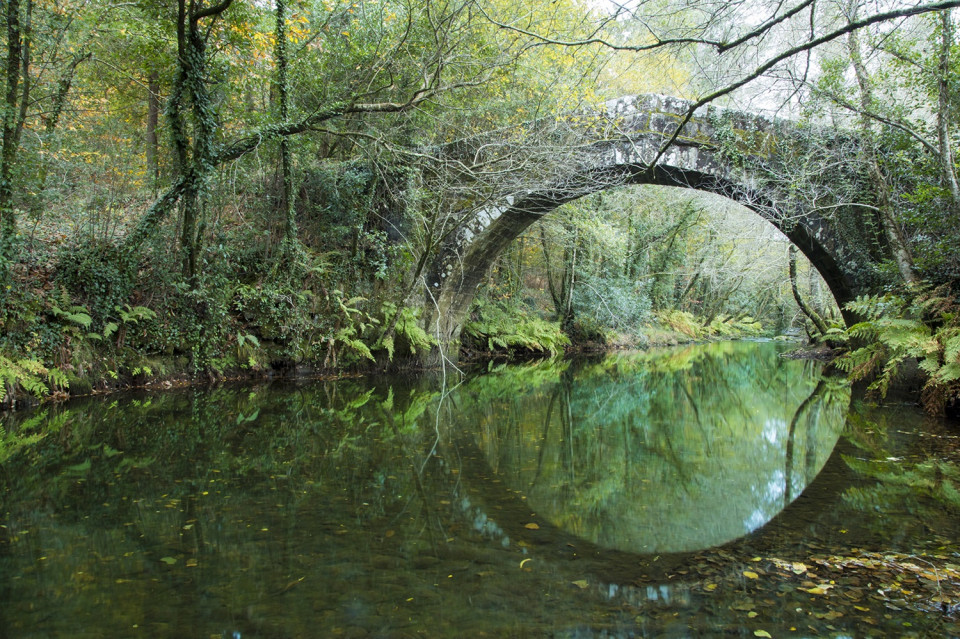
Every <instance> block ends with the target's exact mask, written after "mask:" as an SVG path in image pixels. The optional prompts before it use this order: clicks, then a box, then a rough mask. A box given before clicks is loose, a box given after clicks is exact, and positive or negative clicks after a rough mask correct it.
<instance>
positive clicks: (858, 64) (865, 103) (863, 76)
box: [847, 0, 920, 286]
mask: <svg viewBox="0 0 960 639" xmlns="http://www.w3.org/2000/svg"><path fill="white" fill-rule="evenodd" d="M857 8H858V6H857V3H856V0H854V1H853V2H852V3H851V5H850V15H849V20H850V21H851V22H853V21H854V20H856V13H857ZM847 51H848V52H849V54H850V62H851V64H852V65H853V72H854V74H855V75H856V78H857V86H858V88H859V90H860V107H861V111H862V112H863V113H864V115H863V117H862V118H861V119H860V127H861V131H862V134H863V140H864V150H865V154H866V158H867V163H868V166H869V168H870V178H871V180H872V181H873V188H874V189H875V190H876V193H877V203H878V205H879V206H878V208H879V209H880V225H881V226H882V227H883V233H884V236H885V237H886V239H887V244H888V245H889V247H890V252H891V254H892V255H893V260H894V262H895V263H896V265H897V270H898V271H899V272H900V276H901V277H902V278H903V281H904V282H906V283H907V284H908V285H910V286H913V285H915V284H917V283H918V282H919V281H920V278H918V277H917V274H916V271H915V270H914V267H913V257H912V256H911V255H910V248H909V246H908V245H907V241H906V238H904V237H903V231H902V230H901V228H900V224H899V223H898V222H897V220H896V218H895V216H894V214H893V207H892V206H891V203H890V186H889V184H888V183H887V179H886V176H884V174H883V170H882V169H881V168H880V160H879V158H878V157H877V150H876V148H875V145H874V138H873V123H872V121H871V120H870V118H869V116H867V115H866V114H868V113H872V112H873V102H874V100H873V82H872V80H871V79H870V75H869V74H868V72H867V67H866V65H865V64H864V62H863V55H862V54H861V51H860V39H859V36H858V33H857V31H851V32H850V34H849V35H848V36H847Z"/></svg>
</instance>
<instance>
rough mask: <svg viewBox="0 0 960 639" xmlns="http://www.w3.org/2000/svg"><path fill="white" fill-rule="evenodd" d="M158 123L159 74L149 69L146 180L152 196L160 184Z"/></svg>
mask: <svg viewBox="0 0 960 639" xmlns="http://www.w3.org/2000/svg"><path fill="white" fill-rule="evenodd" d="M159 125H160V74H159V73H158V72H157V71H151V72H150V74H149V75H148V76H147V180H149V182H150V190H151V191H153V194H154V197H156V194H157V188H158V187H159V185H160V141H159V140H158V139H157V127H158V126H159Z"/></svg>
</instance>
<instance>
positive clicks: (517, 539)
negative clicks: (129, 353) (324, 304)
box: [0, 342, 958, 638]
mask: <svg viewBox="0 0 960 639" xmlns="http://www.w3.org/2000/svg"><path fill="white" fill-rule="evenodd" d="M782 350H784V347H783V346H782V345H780V344H776V343H772V342H771V343H749V342H740V343H720V344H710V345H699V346H688V347H677V348H674V349H669V350H663V351H647V352H642V353H624V354H616V355H611V356H608V357H605V358H602V359H595V360H576V361H555V362H539V363H535V364H528V365H522V366H505V367H499V368H493V369H492V370H488V371H483V372H477V373H475V374H471V375H470V376H468V378H467V379H466V381H464V382H462V383H460V384H459V385H456V386H454V385H452V384H447V386H446V387H444V386H443V385H442V384H441V383H440V381H439V380H438V379H435V378H423V379H419V380H411V379H410V378H409V377H398V378H388V377H378V378H376V379H369V380H368V379H348V380H339V381H337V382H309V383H307V382H304V383H300V384H270V385H263V386H257V387H248V388H221V389H215V390H199V389H195V390H189V391H185V392H168V393H163V394H156V395H141V396H124V397H122V398H116V397H114V398H107V399H99V400H96V399H95V400H87V401H78V402H74V403H71V404H69V405H67V406H65V407H57V408H48V409H44V410H41V411H39V412H36V413H33V414H18V415H16V416H14V417H9V416H8V417H7V418H5V419H4V421H3V424H4V427H5V428H6V429H8V430H10V431H17V432H29V431H30V430H31V429H36V428H38V427H42V428H44V429H46V430H48V431H50V432H51V434H50V435H48V436H47V437H46V438H45V439H43V440H42V441H40V442H39V443H37V444H35V445H32V446H30V447H27V448H25V449H24V450H22V451H20V452H19V453H18V454H17V455H15V456H14V457H13V458H11V459H9V460H8V461H7V462H6V463H5V464H4V465H3V467H2V470H0V486H2V487H3V489H4V492H3V496H2V502H0V522H2V528H0V637H139V636H143V637H203V638H207V637H229V638H233V637H238V638H242V637H251V638H252V637H278V638H279V637H326V636H345V637H501V636H516V637H631V636H667V637H688V636H690V637H695V636H747V637H752V636H756V635H755V634H754V633H755V632H756V631H762V632H767V633H769V634H770V635H772V636H774V637H777V636H901V635H902V634H908V635H909V634H910V633H917V634H918V636H927V635H928V634H929V633H937V635H938V636H942V635H943V634H950V633H951V632H953V631H954V628H955V626H954V625H953V622H952V620H950V619H942V618H940V617H936V616H932V615H930V614H929V613H924V612H922V611H920V610H917V609H916V607H911V606H905V605H902V602H901V605H897V606H894V608H896V610H892V609H891V608H890V606H889V605H888V602H887V601H880V602H878V601H874V600H872V599H869V598H864V597H855V598H852V600H851V602H850V603H851V606H850V607H848V609H844V610H842V611H839V612H838V611H836V610H835V608H833V607H829V606H826V604H822V602H823V601H825V600H824V599H818V598H817V596H816V595H812V594H810V593H809V592H807V590H809V587H807V589H804V588H805V586H804V582H803V581H802V579H797V580H795V582H793V581H790V580H789V579H786V577H784V578H777V579H778V580H777V581H771V579H773V575H774V574H775V573H776V570H777V566H779V565H780V564H777V563H776V562H778V561H782V560H783V561H787V562H788V563H787V564H785V565H786V566H788V567H789V565H790V564H789V561H791V560H793V561H797V560H798V559H799V560H800V561H808V563H809V560H808V559H807V558H809V557H810V556H820V555H822V556H829V555H832V554H838V553H839V554H847V555H849V554H850V553H854V552H900V553H915V554H920V553H924V552H939V553H941V554H942V553H951V552H952V553H956V552H957V549H958V547H957V544H956V540H957V538H958V537H957V535H958V525H957V521H956V518H955V517H953V516H951V515H950V513H949V511H948V510H946V509H944V508H943V507H942V506H941V505H940V504H938V502H937V501H936V496H935V495H933V494H931V493H930V491H927V493H923V494H920V493H918V492H917V491H915V490H910V489H904V482H903V481H899V480H890V479H889V476H890V475H891V472H890V471H891V469H890V468H888V467H887V466H886V465H884V464H891V463H892V462H890V461H889V460H904V459H906V460H909V459H920V458H921V457H922V456H924V455H927V456H929V455H931V454H932V452H937V454H940V453H942V452H943V451H939V452H938V451H933V450H932V447H934V448H935V446H934V445H933V444H931V441H933V440H932V439H931V433H933V434H934V435H936V434H937V433H939V432H940V431H941V430H942V428H943V426H942V423H941V422H937V421H932V420H929V419H926V418H924V417H923V416H922V415H920V414H919V413H917V412H916V411H914V410H913V409H912V408H910V407H901V408H895V409H885V410H884V411H876V410H874V411H872V412H871V411H867V410H866V409H863V408H862V407H861V406H860V404H859V403H858V402H855V401H854V402H851V395H850V391H849V389H848V388H847V387H846V385H845V384H843V383H841V382H838V381H836V380H833V379H830V378H827V377H823V376H822V375H821V367H820V365H819V364H816V363H814V362H807V361H794V360H788V359H784V358H781V357H779V356H778V354H779V352H780V351H782ZM878 464H879V465H880V466H879V467H878V466H877V465H878ZM878 468H879V471H878ZM880 471H883V472H880ZM811 566H812V564H811ZM811 571H812V568H811ZM786 575H787V576H791V575H790V572H789V570H787V573H786ZM808 575H809V576H808ZM802 578H809V579H813V576H812V572H811V573H804V575H803V576H802ZM808 583H809V585H810V586H813V585H814V582H808ZM854 585H856V586H857V587H860V586H862V587H864V588H866V587H867V585H868V584H859V583H858V584H854ZM870 587H871V588H872V589H873V590H875V589H876V588H875V587H874V586H873V585H872V584H870ZM851 592H852V591H851ZM857 592H859V591H857ZM853 604H857V605H858V606H859V608H854V607H853ZM818 606H820V607H819V608H818ZM837 614H839V615H840V616H837ZM761 636H762V635H761Z"/></svg>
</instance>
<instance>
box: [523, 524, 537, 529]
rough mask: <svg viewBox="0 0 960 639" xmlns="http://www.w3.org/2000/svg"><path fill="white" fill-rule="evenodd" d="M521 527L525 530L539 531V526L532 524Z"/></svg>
mask: <svg viewBox="0 0 960 639" xmlns="http://www.w3.org/2000/svg"><path fill="white" fill-rule="evenodd" d="M523 527H524V528H526V529H527V530H540V526H538V525H537V524H535V523H533V522H530V523H529V524H525V525H524V526H523Z"/></svg>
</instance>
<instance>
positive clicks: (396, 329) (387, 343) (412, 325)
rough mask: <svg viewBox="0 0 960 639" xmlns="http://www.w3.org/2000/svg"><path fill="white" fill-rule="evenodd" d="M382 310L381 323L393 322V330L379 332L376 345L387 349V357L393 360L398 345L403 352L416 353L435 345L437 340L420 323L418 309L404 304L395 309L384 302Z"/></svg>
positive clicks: (394, 306) (387, 324)
mask: <svg viewBox="0 0 960 639" xmlns="http://www.w3.org/2000/svg"><path fill="white" fill-rule="evenodd" d="M381 310H382V311H383V321H382V323H383V325H384V327H389V326H390V325H391V323H392V324H393V332H392V333H388V332H387V330H388V329H386V328H385V332H384V333H383V334H381V336H380V339H379V340H378V342H377V346H378V347H380V348H383V349H384V350H386V351H387V359H388V360H389V361H391V362H392V361H393V357H394V354H395V353H396V351H397V349H398V347H399V348H400V351H401V352H402V353H404V354H406V353H409V354H411V355H416V354H417V353H423V352H426V351H427V350H429V349H430V348H432V347H433V346H435V345H436V343H437V340H436V339H434V337H433V336H431V335H429V334H428V333H427V332H426V331H425V330H423V327H422V326H421V325H420V313H419V312H418V309H415V308H412V307H410V306H404V307H402V308H400V309H399V310H397V307H396V305H395V304H393V303H392V302H385V303H384V304H383V306H382V307H381Z"/></svg>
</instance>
